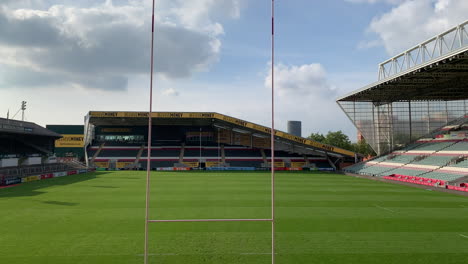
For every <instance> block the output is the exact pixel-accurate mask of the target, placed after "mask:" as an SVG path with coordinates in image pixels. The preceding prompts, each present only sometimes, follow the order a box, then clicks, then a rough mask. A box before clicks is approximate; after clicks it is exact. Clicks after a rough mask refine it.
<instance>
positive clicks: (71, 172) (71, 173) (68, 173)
mask: <svg viewBox="0 0 468 264" xmlns="http://www.w3.org/2000/svg"><path fill="white" fill-rule="evenodd" d="M77 173H78V171H76V170H72V171H67V175H74V174H77Z"/></svg>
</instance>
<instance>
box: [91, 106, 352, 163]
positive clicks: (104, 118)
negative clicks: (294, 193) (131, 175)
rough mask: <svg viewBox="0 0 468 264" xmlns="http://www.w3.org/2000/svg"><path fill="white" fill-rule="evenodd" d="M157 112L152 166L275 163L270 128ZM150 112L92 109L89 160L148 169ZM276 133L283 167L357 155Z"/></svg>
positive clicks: (203, 115) (277, 155) (278, 158)
mask: <svg viewBox="0 0 468 264" xmlns="http://www.w3.org/2000/svg"><path fill="white" fill-rule="evenodd" d="M153 114H154V115H155V118H154V123H153V129H152V131H153V134H152V136H151V138H152V142H151V144H152V150H151V164H150V168H154V169H159V168H169V167H174V168H176V167H177V168H187V167H191V168H205V167H210V168H216V167H222V168H229V167H232V168H251V169H268V168H270V162H271V153H270V149H269V147H270V138H269V136H268V134H265V133H266V132H268V131H269V130H268V128H265V127H262V126H260V125H256V124H252V123H248V122H247V121H243V120H239V119H235V118H232V117H228V116H223V115H220V114H217V113H178V112H175V113H153ZM146 115H147V113H140V112H90V113H89V114H88V116H87V117H86V118H85V120H86V123H85V136H84V137H85V149H86V153H85V155H86V160H87V161H88V163H89V164H90V165H92V166H95V167H97V168H99V169H111V170H113V169H145V167H146V165H147V163H146V162H147V161H146V160H147V158H148V157H147V156H148V152H147V149H146V147H145V146H146V145H147V143H146V141H147V140H148V135H147V125H146V124H147V121H148V120H147V117H141V116H146ZM255 129H256V130H255ZM259 130H260V131H259ZM276 133H277V137H278V142H277V143H276V144H277V145H276V149H277V150H276V151H275V163H274V164H275V167H276V168H278V169H291V170H292V169H294V170H301V169H320V170H335V169H336V167H338V166H339V163H340V162H341V161H345V160H346V162H350V160H351V161H354V159H355V153H353V152H350V151H346V150H342V149H338V148H335V147H333V146H328V145H324V144H319V143H317V142H312V141H311V140H307V139H304V138H300V137H297V136H293V135H289V134H287V133H284V132H281V131H277V132H276ZM339 152H343V153H346V155H344V154H341V153H339Z"/></svg>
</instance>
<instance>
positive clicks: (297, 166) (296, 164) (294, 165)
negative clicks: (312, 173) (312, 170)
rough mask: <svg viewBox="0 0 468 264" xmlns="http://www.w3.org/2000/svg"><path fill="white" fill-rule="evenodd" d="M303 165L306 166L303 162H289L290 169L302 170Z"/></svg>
mask: <svg viewBox="0 0 468 264" xmlns="http://www.w3.org/2000/svg"><path fill="white" fill-rule="evenodd" d="M305 165H306V163H305V162H303V161H297V162H291V167H292V168H302V167H304V166H305Z"/></svg>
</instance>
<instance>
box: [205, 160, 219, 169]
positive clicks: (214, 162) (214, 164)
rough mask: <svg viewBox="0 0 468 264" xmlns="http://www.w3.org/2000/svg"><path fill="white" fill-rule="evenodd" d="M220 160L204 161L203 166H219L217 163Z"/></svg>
mask: <svg viewBox="0 0 468 264" xmlns="http://www.w3.org/2000/svg"><path fill="white" fill-rule="evenodd" d="M220 163H221V162H219V161H207V162H205V167H207V168H209V167H219V164H220Z"/></svg>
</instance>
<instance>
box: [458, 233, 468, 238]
mask: <svg viewBox="0 0 468 264" xmlns="http://www.w3.org/2000/svg"><path fill="white" fill-rule="evenodd" d="M458 235H460V236H461V237H464V238H468V236H465V235H462V234H458Z"/></svg>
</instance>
